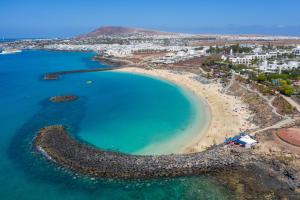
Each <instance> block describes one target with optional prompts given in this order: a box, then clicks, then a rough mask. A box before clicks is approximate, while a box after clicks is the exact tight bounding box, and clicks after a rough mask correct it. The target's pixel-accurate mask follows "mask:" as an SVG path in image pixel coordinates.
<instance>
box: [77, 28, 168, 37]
mask: <svg viewBox="0 0 300 200" xmlns="http://www.w3.org/2000/svg"><path fill="white" fill-rule="evenodd" d="M135 34H143V35H149V36H150V35H164V34H167V33H165V32H160V31H154V30H146V29H137V28H127V27H119V26H105V27H100V28H98V29H96V30H94V31H92V32H90V33H87V34H84V35H81V36H79V38H88V37H100V36H117V35H135Z"/></svg>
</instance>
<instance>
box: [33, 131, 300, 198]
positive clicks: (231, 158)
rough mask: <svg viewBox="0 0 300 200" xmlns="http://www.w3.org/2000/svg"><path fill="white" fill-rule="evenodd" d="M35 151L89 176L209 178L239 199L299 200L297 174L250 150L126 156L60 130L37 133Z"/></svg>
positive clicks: (217, 148)
mask: <svg viewBox="0 0 300 200" xmlns="http://www.w3.org/2000/svg"><path fill="white" fill-rule="evenodd" d="M35 147H36V149H37V150H38V151H39V152H40V153H41V154H42V155H43V156H45V157H46V158H47V159H49V160H51V161H54V162H56V163H57V164H59V165H62V166H64V167H65V168H67V169H70V170H72V171H75V172H80V173H82V174H85V175H89V176H93V177H99V178H115V179H150V178H160V177H179V176H190V175H200V174H204V173H206V174H208V173H209V174H211V175H213V176H214V177H216V178H217V179H218V180H219V181H220V182H221V183H223V184H224V185H225V186H227V187H229V188H230V189H231V190H233V191H236V192H237V195H238V196H240V197H242V198H241V199H285V198H286V199H300V193H299V188H300V182H299V180H300V177H299V176H297V173H296V172H294V171H293V170H292V169H291V167H289V166H288V165H287V164H286V163H284V162H282V161H280V160H278V159H274V157H268V156H261V155H259V154H257V153H255V150H253V149H244V148H240V147H235V146H222V145H219V146H215V147H212V148H211V149H208V150H206V151H204V152H199V153H193V154H182V155H174V154H171V155H159V156H151V155H147V156H139V155H129V154H125V153H120V152H113V151H107V150H102V149H98V148H95V147H92V146H89V145H87V144H84V143H81V142H79V141H77V140H76V139H75V138H73V137H72V136H70V135H69V134H68V132H67V130H66V129H65V128H64V126H61V125H55V126H48V127H45V128H42V129H41V130H40V131H39V133H38V135H37V137H36V139H35ZM270 197H271V198H270ZM238 199H239V198H238Z"/></svg>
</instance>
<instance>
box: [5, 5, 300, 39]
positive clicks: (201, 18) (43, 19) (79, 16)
mask: <svg viewBox="0 0 300 200" xmlns="http://www.w3.org/2000/svg"><path fill="white" fill-rule="evenodd" d="M299 8H300V1H299V0H0V13H1V20H0V37H5V38H45V37H72V36H76V35H79V34H83V33H87V32H90V31H92V30H94V29H96V28H98V27H101V26H125V27H138V28H148V29H158V30H163V31H175V32H187V33H220V34H222V33H223V34H270V35H297V36H300V14H299Z"/></svg>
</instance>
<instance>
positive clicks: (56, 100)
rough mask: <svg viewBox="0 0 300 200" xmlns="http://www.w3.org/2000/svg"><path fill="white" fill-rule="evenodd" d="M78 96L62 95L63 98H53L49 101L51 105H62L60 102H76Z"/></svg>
mask: <svg viewBox="0 0 300 200" xmlns="http://www.w3.org/2000/svg"><path fill="white" fill-rule="evenodd" d="M77 99H78V96H76V95H64V96H53V97H51V98H50V99H49V100H50V101H51V102H53V103H62V102H70V101H76V100H77Z"/></svg>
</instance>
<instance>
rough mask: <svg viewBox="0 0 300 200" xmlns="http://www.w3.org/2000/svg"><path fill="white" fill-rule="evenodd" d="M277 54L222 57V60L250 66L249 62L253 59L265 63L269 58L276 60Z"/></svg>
mask: <svg viewBox="0 0 300 200" xmlns="http://www.w3.org/2000/svg"><path fill="white" fill-rule="evenodd" d="M276 57H277V53H276V52H270V53H255V54H241V55H237V56H233V55H230V56H225V55H223V56H222V59H223V60H227V59H229V60H230V61H231V62H233V63H236V64H244V65H250V64H251V62H252V61H253V60H255V59H257V60H259V61H265V60H267V59H270V58H276Z"/></svg>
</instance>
